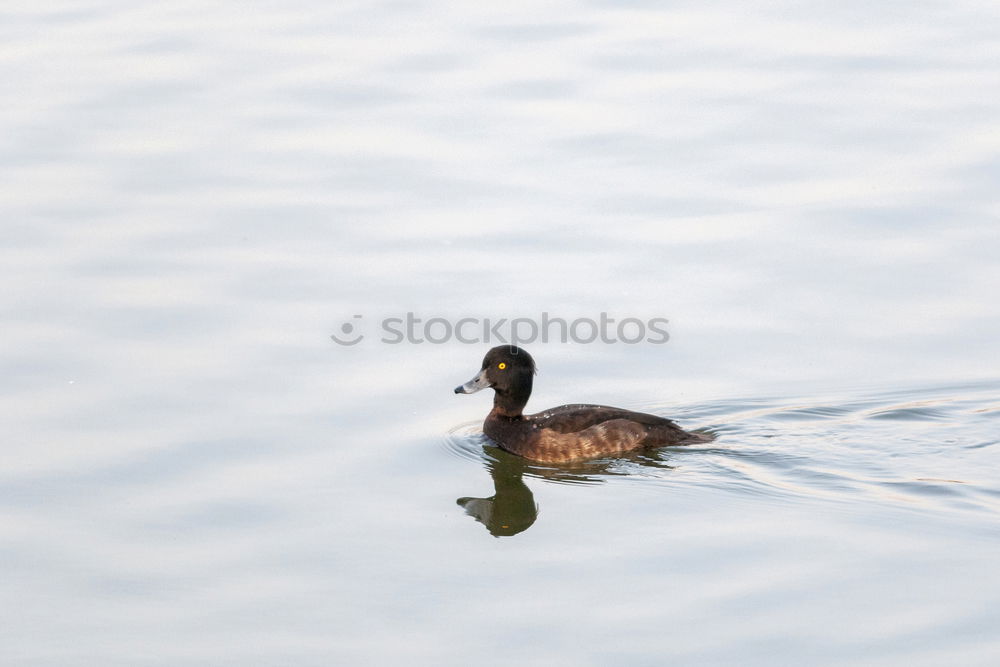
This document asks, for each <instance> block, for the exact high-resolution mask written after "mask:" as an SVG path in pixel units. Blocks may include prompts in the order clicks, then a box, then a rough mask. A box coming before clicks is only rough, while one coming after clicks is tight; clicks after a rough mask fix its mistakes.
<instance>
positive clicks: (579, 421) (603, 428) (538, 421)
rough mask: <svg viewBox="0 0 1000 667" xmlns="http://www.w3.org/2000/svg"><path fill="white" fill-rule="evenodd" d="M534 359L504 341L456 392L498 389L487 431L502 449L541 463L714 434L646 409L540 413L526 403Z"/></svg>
mask: <svg viewBox="0 0 1000 667" xmlns="http://www.w3.org/2000/svg"><path fill="white" fill-rule="evenodd" d="M534 375H535V362H534V360H533V359H532V358H531V356H530V355H529V354H528V353H527V352H525V351H524V350H522V349H520V348H518V347H516V346H512V345H501V346H499V347H495V348H493V349H491V350H490V351H489V352H487V353H486V357H485V358H484V359H483V367H482V370H480V372H479V374H478V375H476V377H474V378H473V379H472V380H470V381H469V382H466V383H465V384H464V385H461V386H459V387H456V388H455V393H463V394H470V393H473V392H475V391H479V390H480V389H485V388H492V389H493V390H494V391H495V395H494V400H493V409H492V410H491V411H490V413H489V414H488V415H487V416H486V421H485V422H484V423H483V432H484V433H485V434H486V436H487V437H489V438H490V439H491V440H493V441H494V442H495V443H496V444H497V445H499V446H500V447H501V448H502V449H505V450H507V451H508V452H510V453H512V454H516V455H518V456H522V457H524V458H527V459H531V460H534V461H539V462H542V463H564V462H569V461H578V460H582V459H591V458H599V457H605V456H615V455H618V454H622V453H624V452H628V451H632V450H635V449H639V448H643V447H663V446H666V445H685V444H691V443H695V442H705V441H707V440H710V439H711V438H710V437H709V436H705V435H701V434H698V433H690V432H688V431H685V430H683V429H682V428H680V427H679V426H677V424H675V423H674V422H672V421H670V420H669V419H665V418H663V417H659V416H657V415H651V414H646V413H644V412H633V411H632V410H624V409H622V408H613V407H608V406H606V405H582V404H573V405H561V406H559V407H556V408H551V409H549V410H545V411H543V412H539V413H537V414H532V415H525V414H523V412H522V411H523V409H524V406H525V404H526V403H527V402H528V397H529V396H530V395H531V387H532V381H533V376H534Z"/></svg>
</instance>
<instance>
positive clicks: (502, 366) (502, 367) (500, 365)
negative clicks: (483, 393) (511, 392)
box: [497, 361, 507, 370]
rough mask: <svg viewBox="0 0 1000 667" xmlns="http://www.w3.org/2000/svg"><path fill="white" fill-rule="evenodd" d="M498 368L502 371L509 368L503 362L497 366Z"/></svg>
mask: <svg viewBox="0 0 1000 667" xmlns="http://www.w3.org/2000/svg"><path fill="white" fill-rule="evenodd" d="M497 368H499V369H500V370H503V369H505V368H507V364H505V363H504V362H502V361H501V362H500V363H499V364H497Z"/></svg>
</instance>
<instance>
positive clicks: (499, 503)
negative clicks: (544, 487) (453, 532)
mask: <svg viewBox="0 0 1000 667" xmlns="http://www.w3.org/2000/svg"><path fill="white" fill-rule="evenodd" d="M483 460H484V463H485V465H486V469H487V471H489V473H490V477H491V478H492V479H493V491H494V493H493V495H492V496H490V497H489V498H473V497H464V498H459V499H458V500H457V501H456V502H457V503H458V504H459V505H460V506H461V507H462V508H463V509H464V510H465V513H466V514H468V515H469V516H471V517H473V518H474V519H475V520H476V521H478V522H479V523H481V524H483V525H484V526H486V530H488V531H489V532H490V534H491V535H493V536H494V537H510V536H511V535H517V534H518V533H521V532H524V531H525V530H527V529H528V528H530V527H531V526H532V524H534V523H535V520H536V519H537V518H538V503H536V502H535V496H534V494H532V492H531V489H530V488H528V485H527V484H525V482H524V477H525V475H527V476H528V477H535V478H540V479H544V480H549V481H553V482H561V483H563V484H602V483H604V482H605V481H607V478H608V477H612V476H621V475H628V474H630V473H634V472H635V471H636V465H640V466H650V467H656V468H666V469H669V468H672V467H673V466H670V465H667V464H666V463H665V462H664V461H663V460H662V459H661V458H659V457H658V456H657V454H656V453H652V452H651V453H648V454H633V455H631V456H628V457H623V458H616V459H602V460H597V461H583V462H579V463H564V464H539V463H536V462H532V461H529V460H527V459H524V458H521V457H520V456H515V455H513V454H510V453H508V452H505V451H504V450H502V449H500V448H499V447H496V446H494V445H492V444H484V445H483Z"/></svg>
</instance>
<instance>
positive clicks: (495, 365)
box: [455, 345, 535, 415]
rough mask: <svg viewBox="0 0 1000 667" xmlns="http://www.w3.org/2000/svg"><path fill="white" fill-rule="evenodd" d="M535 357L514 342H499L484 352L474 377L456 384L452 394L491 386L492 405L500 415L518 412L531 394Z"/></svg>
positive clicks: (470, 392) (475, 390)
mask: <svg viewBox="0 0 1000 667" xmlns="http://www.w3.org/2000/svg"><path fill="white" fill-rule="evenodd" d="M534 375H535V360H534V359H532V358H531V355H530V354H528V353H527V352H525V351H524V350H522V349H521V348H519V347H517V346H515V345H499V346H497V347H494V348H493V349H492V350H490V351H489V352H487V353H486V356H485V357H484V358H483V366H482V369H480V371H479V373H478V374H477V375H476V377H474V378H472V379H471V380H469V381H468V382H466V383H465V384H463V385H462V386H460V387H455V393H456V394H472V393H475V392H477V391H479V390H480V389H486V388H487V387H492V388H493V390H494V391H495V392H496V397H495V398H494V401H493V405H494V408H495V409H497V410H499V411H500V412H501V413H502V414H507V415H519V414H521V410H522V409H523V408H524V404H525V403H527V402H528V397H529V396H531V383H532V377H533V376H534Z"/></svg>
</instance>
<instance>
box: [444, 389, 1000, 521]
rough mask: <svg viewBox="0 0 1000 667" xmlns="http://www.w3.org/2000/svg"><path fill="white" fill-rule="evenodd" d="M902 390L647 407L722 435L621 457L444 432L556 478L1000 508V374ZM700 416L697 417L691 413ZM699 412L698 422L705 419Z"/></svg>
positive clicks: (497, 460) (787, 497) (478, 452)
mask: <svg viewBox="0 0 1000 667" xmlns="http://www.w3.org/2000/svg"><path fill="white" fill-rule="evenodd" d="M959 387H964V389H965V393H960V392H959V390H958V389H957V388H956V386H955V385H952V386H948V387H940V388H937V389H936V390H935V388H933V387H918V388H914V389H913V390H912V391H909V392H907V391H905V390H902V389H893V390H891V391H884V392H881V393H871V394H868V395H864V396H844V397H842V398H841V400H836V399H832V398H831V397H829V396H827V397H824V398H822V399H819V398H815V399H810V398H795V399H792V398H787V399H780V398H774V397H770V398H751V399H745V400H744V399H723V400H719V401H711V402H703V403H698V404H689V405H683V406H668V405H654V406H639V407H638V408H637V409H640V410H644V411H646V412H652V413H655V414H669V415H671V416H674V417H677V418H680V419H681V420H682V421H683V422H684V423H685V426H686V427H688V428H695V427H697V430H704V431H708V432H711V433H713V434H715V435H716V437H717V439H716V441H714V442H712V443H706V444H705V445H702V446H699V445H693V446H685V447H665V448H661V449H657V450H652V451H641V452H633V453H631V454H630V455H628V456H624V457H620V458H612V459H598V460H593V461H582V462H576V463H572V464H561V465H555V464H539V463H535V462H531V461H526V460H524V459H521V458H519V457H516V456H513V455H511V454H509V453H507V452H505V451H503V450H501V449H499V448H498V447H496V446H495V445H493V444H492V442H491V441H490V440H489V439H488V438H487V437H486V436H485V435H483V433H482V430H481V427H480V424H479V422H469V423H466V424H461V425H459V426H457V427H455V428H454V429H452V431H450V432H449V433H448V434H447V436H446V437H445V438H444V445H445V448H446V449H447V450H448V451H449V452H451V453H452V454H453V455H456V456H459V457H461V458H463V459H465V460H468V461H476V462H478V463H480V464H481V465H485V466H487V467H490V468H491V469H492V467H493V466H497V465H505V466H515V467H516V468H517V470H516V472H517V473H518V474H523V475H525V476H526V477H529V478H536V479H542V480H545V481H548V482H557V483H568V484H599V483H606V482H610V481H618V482H626V481H627V482H628V483H633V484H638V485H640V486H645V487H648V488H650V489H661V490H667V491H668V492H671V493H673V492H681V491H684V490H685V489H690V488H692V487H710V488H715V489H719V490H721V491H725V492H729V493H735V494H742V495H747V496H754V497H757V498H760V497H765V498H770V499H772V500H773V501H775V502H779V503H801V504H805V503H814V502H817V501H820V502H824V503H828V504H832V505H835V506H837V507H840V508H848V509H851V510H852V511H859V512H865V511H868V509H869V508H870V505H871V503H873V502H874V503H881V504H884V505H889V506H895V507H898V508H904V509H906V510H908V511H913V510H915V509H916V510H918V511H928V510H930V511H939V512H955V511H961V512H970V511H972V512H983V511H986V512H990V513H997V512H998V510H1000V508H998V505H997V497H998V496H1000V491H998V490H997V488H996V487H997V486H998V485H997V484H992V483H988V482H977V481H975V479H976V478H977V473H979V474H978V476H981V472H982V471H983V470H993V469H996V466H997V465H998V464H1000V461H998V460H996V457H997V454H996V452H997V451H1000V448H993V447H992V445H995V444H997V442H998V441H997V440H996V439H995V438H994V437H992V431H989V434H988V435H987V433H986V432H985V431H984V428H985V427H988V426H989V424H990V421H991V417H992V414H991V413H990V412H989V410H991V409H992V408H994V407H995V405H996V399H995V396H996V391H997V383H974V384H969V385H959ZM690 422H695V423H693V424H692V423H690ZM699 422H700V423H699Z"/></svg>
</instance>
